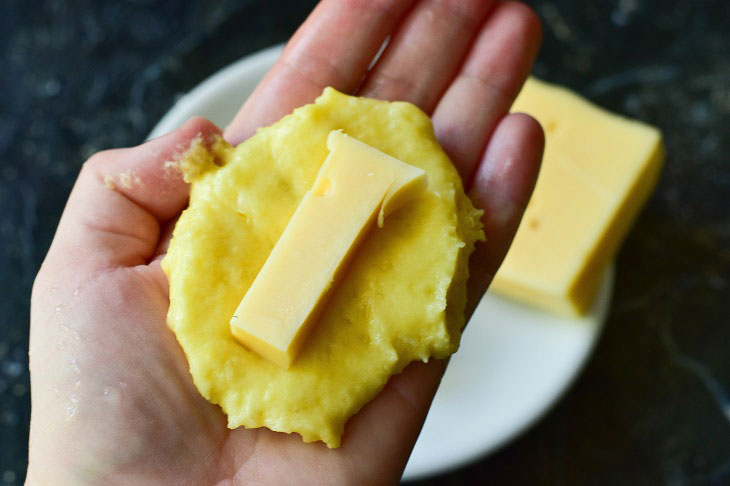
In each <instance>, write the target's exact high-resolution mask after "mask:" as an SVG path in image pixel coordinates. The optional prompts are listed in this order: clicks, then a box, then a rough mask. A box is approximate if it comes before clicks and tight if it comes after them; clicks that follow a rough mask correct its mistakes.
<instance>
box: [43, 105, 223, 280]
mask: <svg viewBox="0 0 730 486" xmlns="http://www.w3.org/2000/svg"><path fill="white" fill-rule="evenodd" d="M213 134H220V130H219V129H218V128H217V127H216V126H215V125H213V124H212V123H211V122H209V121H207V120H205V119H203V118H194V119H192V120H190V121H188V122H187V123H186V124H185V125H184V126H183V127H182V128H180V129H179V130H177V131H175V132H173V133H170V134H168V135H164V136H162V137H159V138H156V139H154V140H150V141H149V142H147V143H145V144H143V145H140V146H138V147H134V148H129V149H116V150H109V151H105V152H100V153H98V154H96V155H94V156H93V157H92V158H91V159H89V161H88V162H86V164H84V167H83V168H82V169H81V172H80V174H79V178H78V180H77V181H76V184H75V185H74V188H73V190H72V192H71V195H70V196H69V200H68V203H67V205H66V208H65V210H64V212H63V216H62V217H61V222H60V223H59V226H58V230H57V232H56V236H55V238H54V241H53V244H52V245H51V249H50V250H49V253H48V257H47V260H48V261H49V262H53V261H54V259H55V257H56V255H59V256H60V257H62V258H60V259H59V261H68V258H69V256H70V255H78V256H77V257H76V258H78V259H79V261H77V262H71V264H75V263H81V264H91V265H94V266H97V267H101V268H109V267H114V266H132V265H138V264H142V263H146V261H147V260H148V259H149V258H150V256H151V255H152V254H153V252H154V250H155V247H156V246H157V243H158V238H159V233H160V222H164V221H166V220H168V219H170V218H172V217H173V216H175V215H176V214H177V213H179V212H180V211H181V210H182V209H183V208H184V207H185V205H186V204H187V200H188V186H187V184H185V182H184V181H183V178H182V173H181V171H180V170H179V169H177V168H175V167H171V164H170V162H172V161H174V160H175V159H176V158H177V157H179V155H180V154H181V153H182V152H184V151H185V150H187V149H188V148H189V147H190V144H191V142H192V141H193V140H195V139H199V138H200V139H203V140H207V139H209V138H210V137H211V136H212V135H213Z"/></svg>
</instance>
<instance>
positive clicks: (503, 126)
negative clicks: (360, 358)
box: [28, 0, 543, 484]
mask: <svg viewBox="0 0 730 486" xmlns="http://www.w3.org/2000/svg"><path fill="white" fill-rule="evenodd" d="M389 35H390V36H391V37H390V43H389V44H388V47H387V49H386V50H385V51H384V53H383V55H382V57H381V58H380V60H379V61H378V63H377V64H376V65H375V66H374V67H373V68H372V69H371V70H370V71H369V72H368V71H367V67H368V65H369V63H370V61H371V59H372V58H373V57H374V55H375V54H376V52H377V51H378V49H379V47H380V46H381V44H382V42H383V41H384V39H385V38H386V37H387V36H389ZM539 42H540V27H539V23H538V21H537V19H536V17H535V15H534V14H533V13H532V12H531V11H530V10H529V9H528V8H527V7H525V6H523V5H521V4H517V3H502V2H495V1H491V0H473V1H471V0H469V1H467V0H452V1H448V0H422V1H416V2H414V1H408V0H404V1H392V0H348V1H344V0H323V1H322V2H321V3H320V4H319V5H318V6H317V8H316V9H315V10H314V12H313V13H312V14H311V15H310V17H309V19H308V20H307V21H306V22H305V23H304V24H303V25H302V26H301V28H300V29H299V30H298V31H297V33H296V34H295V35H294V37H293V38H292V40H291V41H290V42H289V44H288V46H287V48H286V50H285V51H284V54H283V55H282V57H281V59H280V60H279V61H278V63H277V64H276V65H275V66H274V67H273V68H272V69H271V71H270V72H269V73H268V74H267V76H266V77H265V79H264V80H263V81H262V82H261V84H260V85H259V86H258V88H257V89H256V91H255V92H254V94H253V95H252V96H251V97H250V98H249V99H248V100H247V101H246V102H245V104H244V105H243V107H242V108H241V110H240V111H239V113H238V115H237V116H236V118H235V120H234V121H233V122H232V123H231V125H230V126H228V128H227V129H226V131H225V137H226V138H227V139H228V140H229V141H230V142H232V143H234V144H235V143H238V142H240V141H242V140H245V139H246V138H247V137H249V136H250V135H251V134H253V133H254V131H255V129H256V127H258V126H261V125H266V124H270V123H272V122H274V121H276V120H277V119H279V118H280V117H281V116H283V115H284V114H286V113H288V112H290V111H291V110H292V109H293V108H295V107H297V106H300V105H303V104H305V103H309V102H312V101H313V100H314V98H315V97H316V96H317V95H319V94H320V93H321V91H322V89H323V88H324V87H325V86H328V85H331V86H334V87H335V88H337V89H339V90H340V91H343V92H349V93H357V94H360V95H364V96H371V97H375V98H382V99H388V100H406V101H410V102H413V103H415V104H417V105H418V106H420V107H421V108H422V109H423V110H425V111H426V112H427V113H429V114H431V116H432V118H433V123H434V126H435V130H436V134H437V137H438V139H439V140H440V142H441V144H442V145H443V147H444V148H445V149H446V151H447V152H448V153H449V155H450V156H451V158H452V160H453V162H454V164H455V165H456V168H457V169H458V171H459V173H460V174H461V175H462V177H463V180H464V184H465V187H466V188H467V190H468V191H469V193H470V195H471V197H472V199H473V201H474V203H475V205H477V206H478V207H481V208H482V209H484V210H485V216H484V225H485V231H486V234H487V239H488V243H486V244H482V245H480V246H479V247H478V249H477V251H476V252H475V253H474V255H473V256H472V259H471V271H472V277H471V279H470V293H469V295H470V302H471V308H470V309H473V306H474V305H476V303H477V302H478V300H479V298H480V296H481V295H482V293H483V292H484V290H485V289H486V287H487V285H488V284H489V281H490V279H491V276H492V275H493V274H494V273H495V271H496V269H497V268H498V267H499V264H500V263H501V261H502V259H503V257H504V255H505V253H506V251H507V248H508V247H509V244H510V242H511V240H512V237H513V235H514V233H515V231H516V229H517V226H518V224H519V221H520V218H521V216H522V212H523V210H524V207H525V204H526V202H527V200H528V199H529V196H530V193H531V191H532V187H533V185H534V181H535V178H536V175H537V171H538V167H539V162H540V158H541V154H542V147H543V135H542V131H541V129H540V127H539V125H538V124H537V122H535V121H534V120H533V119H532V118H530V117H528V116H526V115H521V114H513V115H508V114H507V112H508V109H509V107H510V105H511V103H512V101H513V99H514V97H515V95H516V94H517V93H518V91H519V89H520V87H521V85H522V83H523V82H524V80H525V77H526V76H527V74H528V73H529V71H530V69H531V66H532V63H533V60H534V57H535V55H536V52H537V49H538V45H539ZM214 133H217V128H216V127H214V126H213V125H212V124H211V123H209V122H207V121H205V120H203V119H194V120H191V121H190V122H188V123H187V124H186V125H185V126H184V127H183V128H181V129H180V130H178V131H176V132H174V133H172V134H169V135H166V136H164V137H161V138H158V139H155V140H152V141H150V142H147V143H145V144H144V145H141V146H139V147H135V148H130V149H119V150H110V151H106V152H102V153H99V154H97V155H95V156H93V157H92V158H91V159H90V160H89V161H88V162H87V163H86V164H85V165H84V167H83V168H82V170H81V173H80V175H79V178H78V181H77V182H76V185H75V187H74V189H73V191H72V193H71V196H70V198H69V201H68V204H67V206H66V209H65V211H64V214H63V217H62V218H61V222H60V224H59V227H58V231H57V233H56V237H55V239H54V241H53V244H52V245H51V248H50V250H49V252H48V255H47V257H46V260H45V262H44V263H43V266H42V268H41V270H40V272H39V274H38V277H37V279H36V282H35V285H34V288H33V297H32V310H31V338H30V339H31V341H30V351H31V357H30V369H31V373H32V377H33V379H32V386H31V393H32V400H33V410H32V416H31V431H30V446H29V468H28V482H29V483H30V484H32V483H36V482H37V483H40V484H78V483H103V484H188V483H191V484H203V483H208V482H210V483H213V482H225V483H244V482H252V483H256V484H259V483H273V484H305V483H311V484H360V483H372V484H383V483H395V482H397V481H398V479H399V478H400V475H401V473H402V470H403V467H404V466H405V463H406V461H407V459H408V456H409V454H410V451H411V448H412V447H413V444H414V442H415V440H416V437H417V436H418V433H419V430H420V428H421V426H422V424H423V420H424V419H425V416H426V412H427V411H428V408H429V405H430V402H431V399H432V397H433V394H434V393H435V391H436V388H437V386H438V383H439V380H440V378H441V375H442V373H443V371H444V369H445V366H446V364H445V363H444V362H443V361H438V360H432V361H431V362H429V363H428V364H423V363H417V364H412V365H410V366H409V367H407V368H406V370H405V371H404V372H403V373H402V374H400V375H398V376H395V377H393V378H392V379H391V380H390V382H389V383H388V385H387V386H386V387H385V388H384V390H383V391H382V392H381V393H380V394H379V395H378V396H377V397H376V398H375V399H374V400H373V401H371V402H370V403H369V404H368V405H367V406H366V407H364V408H363V410H361V411H360V413H358V414H357V415H356V416H354V417H353V418H352V419H351V420H350V421H349V422H348V424H347V428H346V431H345V435H344V439H343V444H342V447H341V448H339V449H335V450H328V449H327V448H326V447H325V446H324V445H323V444H321V443H315V444H305V443H303V442H302V441H301V439H300V438H299V437H298V436H297V435H286V434H281V433H275V432H271V431H270V430H268V429H263V428H262V429H252V430H247V429H244V428H239V429H235V430H229V429H227V428H226V420H225V417H224V416H223V414H222V412H221V411H220V409H219V408H218V407H217V406H214V405H211V404H209V403H208V402H206V401H205V400H204V399H203V398H202V397H201V396H200V395H199V394H198V392H197V390H196V389H195V387H194V386H193V383H192V380H191V378H190V375H189V373H188V369H187V362H186V360H185V357H184V355H183V353H182V351H181V349H180V347H179V346H178V344H177V342H176V341H175V337H174V336H173V334H172V332H171V331H170V330H169V329H168V328H167V326H166V324H165V316H166V312H167V307H168V289H167V281H166V278H165V276H164V274H163V273H162V271H161V270H160V266H159V261H160V258H161V255H163V254H164V251H165V248H166V244H167V241H168V240H169V233H170V228H171V226H172V224H173V222H174V221H175V219H176V217H177V216H178V215H179V213H180V212H181V211H182V210H183V209H184V208H185V206H186V204H187V198H188V188H187V186H186V185H185V184H184V183H183V182H182V180H181V179H180V176H179V174H175V173H174V172H171V171H169V170H166V168H165V161H168V160H170V159H171V158H173V157H174V155H175V153H176V151H179V150H180V147H185V146H187V145H188V144H189V143H190V140H191V139H192V138H194V137H195V136H197V135H199V134H200V135H202V136H203V137H207V136H209V135H211V134H214Z"/></svg>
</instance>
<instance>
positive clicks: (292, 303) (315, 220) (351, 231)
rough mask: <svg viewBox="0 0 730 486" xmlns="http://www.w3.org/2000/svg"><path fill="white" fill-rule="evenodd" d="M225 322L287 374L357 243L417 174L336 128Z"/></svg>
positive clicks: (421, 179)
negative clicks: (312, 178)
mask: <svg viewBox="0 0 730 486" xmlns="http://www.w3.org/2000/svg"><path fill="white" fill-rule="evenodd" d="M327 148H328V149H329V150H330V153H329V156H328V157H327V159H326V160H325V161H324V163H323V164H322V167H321V168H320V170H319V173H318V174H317V179H316V180H315V181H314V185H313V186H312V189H310V190H309V191H308V192H307V193H306V194H305V195H304V197H303V198H302V200H301V202H300V203H299V206H298V207H297V209H296V211H295V212H294V215H293V216H292V218H291V220H290V221H289V224H288V225H287V226H286V228H285V229H284V232H283V233H282V235H281V237H280V238H279V240H278V241H277V243H276V245H275V246H274V248H273V250H271V253H270V254H269V257H268V259H267V260H266V262H265V263H264V266H263V267H262V268H261V271H260V272H259V273H258V275H257V276H256V279H255V280H254V282H253V284H251V287H249V289H248V292H246V295H245V296H244V297H243V299H242V300H241V304H240V305H239V306H238V308H237V309H236V312H235V313H234V314H233V318H232V319H231V332H232V333H233V335H234V336H235V337H236V339H238V341H239V342H241V343H242V344H243V345H244V346H246V347H247V348H249V349H251V350H253V351H256V352H257V353H258V354H260V355H261V356H263V357H264V358H266V359H268V360H269V361H272V362H274V363H276V364H278V365H279V366H281V367H283V368H288V367H289V366H290V365H291V363H292V361H293V360H294V358H295V357H296V355H297V353H298V352H299V349H300V348H301V346H302V344H303V343H304V341H305V339H306V338H307V336H308V335H309V332H310V331H311V328H312V326H313V325H314V324H315V322H316V320H317V318H318V317H319V315H320V312H321V311H322V308H323V307H324V305H325V303H326V300H327V296H328V295H329V291H330V290H331V288H332V287H333V286H334V285H336V282H337V279H338V277H339V276H341V274H342V272H343V269H344V267H345V265H346V263H347V261H348V260H349V258H350V256H351V253H353V251H354V250H355V248H356V246H357V243H358V242H359V241H360V240H361V239H362V238H363V237H364V236H365V235H366V233H367V231H368V229H369V228H370V226H371V223H374V222H375V219H376V215H377V216H378V218H377V219H378V223H379V224H378V225H379V226H380V227H382V225H383V218H384V217H385V216H386V215H387V214H388V213H391V212H393V211H394V210H396V209H398V208H399V207H400V206H403V205H405V204H406V203H408V202H409V201H410V200H411V199H413V198H415V197H417V196H418V195H419V194H420V193H421V192H423V190H424V189H425V187H426V173H425V172H424V171H423V169H420V168H418V167H414V166H412V165H409V164H406V163H404V162H401V161H400V160H398V159H395V158H393V157H391V156H389V155H387V154H385V153H383V152H381V151H379V150H377V149H375V148H373V147H371V146H369V145H367V144H365V143H363V142H360V141H359V140H357V139H354V138H352V137H348V136H347V135H345V134H344V133H342V131H340V130H334V131H332V132H330V134H329V137H328V138H327Z"/></svg>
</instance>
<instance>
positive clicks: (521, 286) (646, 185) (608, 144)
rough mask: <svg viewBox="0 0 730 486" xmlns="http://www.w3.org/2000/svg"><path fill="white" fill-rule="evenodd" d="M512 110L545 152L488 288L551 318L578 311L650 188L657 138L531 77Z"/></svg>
mask: <svg viewBox="0 0 730 486" xmlns="http://www.w3.org/2000/svg"><path fill="white" fill-rule="evenodd" d="M512 111H520V112H524V113H529V114H530V115H532V116H534V117H535V118H536V119H537V120H538V121H539V122H540V124H541V125H542V126H543V128H544V130H545V138H546V143H545V155H544V157H543V163H542V167H541V170H540V175H539V178H538V181H537V185H536V187H535V191H534V193H533V196H532V199H531V200H530V202H529V204H528V206H527V210H526V212H525V215H524V217H523V219H522V223H521V225H520V228H519V230H518V232H517V235H516V237H515V240H514V242H513V244H512V247H511V248H510V250H509V253H508V254H507V257H506V259H505V261H504V263H503V264H502V267H501V268H500V270H499V271H498V272H497V275H496V276H495V278H494V281H493V282H492V286H491V289H492V290H494V291H496V292H498V293H502V294H506V295H508V296H511V297H514V298H516V299H518V300H521V301H523V302H526V303H529V304H533V305H536V306H538V307H542V308H544V309H547V310H550V311H553V312H557V313H561V314H568V315H576V314H583V313H585V312H587V311H588V309H589V308H590V306H591V304H592V302H593V299H594V297H595V295H596V291H597V289H598V285H599V282H600V278H601V275H602V273H603V271H604V270H605V268H606V266H607V265H608V263H609V262H610V261H611V259H612V258H613V256H614V255H615V253H616V251H617V249H618V247H619V245H620V244H621V242H622V240H623V238H624V236H625V235H626V233H627V231H628V229H629V228H630V226H631V224H632V223H633V221H634V220H635V218H636V216H637V214H638V212H639V211H640V209H641V207H642V206H643V204H644V202H645V201H646V199H647V198H648V196H649V194H650V193H651V191H652V190H653V188H654V185H655V183H656V180H657V178H658V175H659V172H660V169H661V164H662V161H663V159H664V152H663V148H662V141H661V133H660V132H659V131H658V130H657V129H656V128H654V127H651V126H649V125H646V124H643V123H640V122H637V121H633V120H629V119H626V118H623V117H619V116H617V115H614V114H612V113H609V112H607V111H605V110H603V109H600V108H598V107H596V106H595V105H593V104H591V103H589V102H588V101H586V100H584V99H583V98H581V97H579V96H578V95H576V94H574V93H572V92H570V91H568V90H566V89H564V88H560V87H557V86H553V85H549V84H546V83H543V82H541V81H538V80H536V79H530V80H528V82H527V83H526V84H525V86H524V88H523V90H522V92H521V93H520V95H519V96H518V98H517V100H516V101H515V103H514V105H513V107H512Z"/></svg>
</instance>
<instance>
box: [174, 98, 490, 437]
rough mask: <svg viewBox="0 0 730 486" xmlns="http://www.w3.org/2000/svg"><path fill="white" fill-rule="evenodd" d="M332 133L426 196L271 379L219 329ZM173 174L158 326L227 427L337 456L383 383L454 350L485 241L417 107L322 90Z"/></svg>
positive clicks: (186, 160) (377, 246) (372, 238)
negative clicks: (184, 184)
mask: <svg viewBox="0 0 730 486" xmlns="http://www.w3.org/2000/svg"><path fill="white" fill-rule="evenodd" d="M336 129H342V130H344V132H345V133H347V134H348V135H350V136H353V137H355V138H358V139H360V140H362V141H363V142H365V143H367V144H370V145H372V146H373V147H375V148H377V149H379V150H382V151H383V152H385V153H387V154H390V155H392V156H394V157H396V158H398V159H400V160H402V161H404V162H406V163H409V164H412V165H415V166H418V167H421V168H423V169H424V170H425V171H426V172H427V174H428V181H429V188H428V191H427V192H426V193H425V195H423V196H422V197H421V198H420V199H417V200H416V201H414V202H412V203H411V204H409V205H408V206H406V207H404V208H402V209H400V210H398V211H396V212H395V213H393V214H392V215H390V216H389V217H388V219H387V221H386V224H385V226H384V227H383V228H373V229H372V230H371V231H370V233H369V236H368V237H367V238H366V240H365V241H364V242H363V244H362V246H361V247H360V248H359V250H358V252H357V254H356V255H355V258H354V259H353V261H352V262H351V264H350V267H349V269H348V272H347V274H346V275H345V276H344V278H343V280H342V282H341V284H340V285H339V287H337V288H336V289H335V291H334V293H333V295H332V297H331V300H330V301H329V303H328V304H327V307H326V309H325V311H324V313H323V315H322V317H321V320H320V321H319V322H318V323H317V325H316V326H315V328H314V331H313V332H312V334H311V335H310V337H309V339H308V341H307V342H306V343H305V345H304V347H303V349H302V351H301V353H300V354H299V356H298V358H297V359H296V361H294V363H293V364H292V366H291V368H290V369H288V370H283V369H281V368H280V367H278V366H277V365H275V364H272V363H270V362H268V361H266V360H265V359H263V358H260V357H259V356H258V355H256V354H254V353H252V352H250V351H248V350H247V349H246V348H244V347H243V346H241V345H240V344H238V343H237V342H236V341H235V340H234V338H233V337H232V335H231V331H230V328H229V321H230V319H231V316H232V314H233V312H234V310H235V309H236V307H237V306H238V303H239V302H240V301H241V298H242V297H243V295H244V294H245V293H246V290H247V288H248V286H249V285H250V284H251V283H252V282H253V279H254V277H255V276H256V273H257V272H258V271H259V269H260V268H261V266H262V265H263V263H264V261H265V260H266V258H267V256H268V254H269V252H270V251H271V249H272V247H273V246H274V244H275V243H276V241H277V238H279V235H280V234H281V233H282V231H283V229H284V227H285V226H286V224H287V222H288V221H289V219H290V218H291V216H292V214H293V212H294V210H295V209H296V207H297V204H298V203H299V201H300V199H301V198H302V196H303V195H304V193H305V192H306V191H307V190H309V188H310V187H311V185H312V183H313V181H314V178H315V176H316V175H317V172H318V170H319V167H320V165H321V164H322V162H323V161H324V159H325V158H326V156H327V148H326V145H325V143H326V140H327V136H328V134H329V132H330V131H331V130H336ZM180 166H181V167H182V169H183V171H184V173H185V176H186V179H187V180H189V181H190V182H192V188H191V196H190V206H189V208H188V209H187V210H186V211H185V212H184V213H183V214H182V216H181V217H180V220H179V221H178V223H177V225H176V227H175V231H174V235H173V239H172V242H171V244H170V248H169V251H168V253H167V256H166V257H165V258H164V260H163V262H162V264H163V268H164V270H165V272H166V273H167V275H168V277H169V280H170V311H169V314H168V323H169V325H170V327H171V328H172V329H173V331H174V332H175V335H176V336H177V339H178V341H179V342H180V345H181V346H182V348H183V350H184V351H185V354H186V356H187V359H188V362H189V365H190V373H191V374H192V377H193V380H194V382H195V385H196V386H197V388H198V390H200V393H201V394H202V395H203V396H204V397H205V398H207V399H208V400H209V401H211V402H212V403H216V404H219V405H220V406H221V408H222V409H223V411H224V412H225V413H226V414H227V415H228V426H229V427H230V428H235V427H239V426H241V425H243V426H246V427H249V428H251V427H262V426H263V427H268V428H269V429H272V430H276V431H280V432H297V433H299V434H300V435H301V436H302V438H303V439H304V441H305V442H312V441H317V440H322V441H324V442H325V443H326V444H327V445H328V446H329V447H338V446H339V445H340V440H341V437H342V434H343V431H344V426H345V422H346V421H347V419H348V418H349V417H351V416H352V415H353V414H355V413H356V412H357V411H358V410H359V409H360V408H361V407H362V406H363V405H365V404H366V403H367V402H368V401H369V400H370V399H372V398H373V397H375V395H377V393H378V392H379V391H380V390H381V389H382V388H383V386H384V385H385V383H386V382H387V380H388V378H389V377H390V376H391V375H393V374H395V373H399V372H401V371H402V370H403V368H404V367H405V366H406V365H407V364H408V363H410V362H412V361H414V360H423V361H426V360H428V358H429V357H431V356H435V357H437V358H444V357H446V356H448V355H450V354H451V353H453V352H454V351H456V349H457V347H458V344H459V338H460V336H461V329H462V327H463V325H464V318H463V309H464V304H465V292H466V291H465V285H466V278H467V276H468V270H467V261H468V257H469V254H470V253H471V252H472V250H473V248H474V243H475V242H476V241H477V240H479V239H483V234H482V230H481V224H480V222H479V219H480V215H481V212H480V211H477V210H476V209H474V207H473V206H472V204H471V202H470V201H469V199H468V198H467V197H466V195H465V194H464V190H463V188H462V186H461V181H460V179H459V176H458V174H457V172H456V170H455V169H454V167H453V166H452V164H451V162H450V161H449V159H448V157H447V156H446V154H444V152H443V150H442V149H441V147H440V146H439V144H438V142H437V141H436V139H435V137H434V135H433V128H432V125H431V122H430V120H429V118H428V116H427V115H425V114H424V113H423V112H422V111H420V110H419V109H418V108H416V107H415V106H413V105H411V104H408V103H402V102H394V103H389V102H385V101H377V100H372V99H367V98H357V97H351V96H346V95H344V94H342V93H339V92H337V91H335V90H334V89H331V88H327V89H325V91H324V93H323V94H322V96H320V97H319V98H318V99H317V100H316V102H315V103H313V104H311V105H306V106H303V107H301V108H298V109H297V110H295V111H294V112H293V113H292V114H291V115H288V116H286V117H284V118H283V119H281V120H280V121H279V122H277V123H275V124H274V125H272V126H270V127H266V128H261V129H259V131H258V132H257V133H256V135H255V136H254V137H252V138H251V139H249V140H247V141H246V142H244V143H242V144H240V145H239V146H238V147H236V148H233V147H231V146H229V145H228V144H226V143H225V142H224V141H222V140H217V141H216V142H214V143H213V144H212V146H211V147H210V148H206V147H205V145H204V144H202V143H199V144H197V145H195V146H194V147H193V148H191V150H190V151H189V152H188V153H187V154H186V155H185V156H184V157H183V159H182V160H181V164H180ZM321 224H327V222H326V221H322V222H321ZM303 284H306V282H303Z"/></svg>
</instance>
